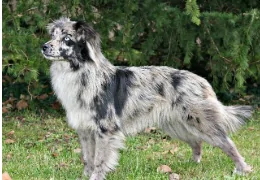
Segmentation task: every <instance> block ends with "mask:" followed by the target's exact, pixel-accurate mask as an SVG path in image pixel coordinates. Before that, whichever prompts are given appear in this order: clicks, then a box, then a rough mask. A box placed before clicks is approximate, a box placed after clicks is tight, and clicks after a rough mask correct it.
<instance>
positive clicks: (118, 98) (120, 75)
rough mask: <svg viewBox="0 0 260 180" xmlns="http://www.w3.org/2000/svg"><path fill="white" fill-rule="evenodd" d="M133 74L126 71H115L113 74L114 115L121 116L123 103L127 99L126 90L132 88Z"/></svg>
mask: <svg viewBox="0 0 260 180" xmlns="http://www.w3.org/2000/svg"><path fill="white" fill-rule="evenodd" d="M133 76H134V73H133V72H132V71H130V70H128V69H117V70H116V73H115V76H114V77H115V91H114V93H113V96H114V106H115V110H116V114H117V115H118V116H121V115H122V111H123V109H124V106H125V103H126V101H127V98H128V95H129V94H128V88H129V87H131V86H132V78H133Z"/></svg>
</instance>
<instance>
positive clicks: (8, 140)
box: [5, 139, 15, 144]
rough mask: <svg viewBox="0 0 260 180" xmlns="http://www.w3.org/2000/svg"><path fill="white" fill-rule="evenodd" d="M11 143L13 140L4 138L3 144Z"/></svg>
mask: <svg viewBox="0 0 260 180" xmlns="http://www.w3.org/2000/svg"><path fill="white" fill-rule="evenodd" d="M13 143H15V140H12V139H6V140H5V144H13Z"/></svg>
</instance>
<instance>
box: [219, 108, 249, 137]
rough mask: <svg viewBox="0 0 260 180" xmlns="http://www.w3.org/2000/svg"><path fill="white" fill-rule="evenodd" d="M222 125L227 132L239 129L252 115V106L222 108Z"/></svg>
mask: <svg viewBox="0 0 260 180" xmlns="http://www.w3.org/2000/svg"><path fill="white" fill-rule="evenodd" d="M223 107H224V112H223V115H224V117H223V118H224V124H225V129H226V131H227V132H234V131H236V130H237V129H239V128H240V127H241V126H242V125H243V124H244V123H245V120H246V119H249V118H250V117H251V115H252V111H253V108H252V106H223Z"/></svg>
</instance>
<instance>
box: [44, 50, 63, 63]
mask: <svg viewBox="0 0 260 180" xmlns="http://www.w3.org/2000/svg"><path fill="white" fill-rule="evenodd" d="M42 54H43V56H44V57H45V58H46V59H49V60H51V61H67V60H66V59H64V57H62V56H53V55H50V54H46V53H44V52H43V51H42Z"/></svg>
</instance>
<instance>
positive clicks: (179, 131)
mask: <svg viewBox="0 0 260 180" xmlns="http://www.w3.org/2000/svg"><path fill="white" fill-rule="evenodd" d="M161 128H162V130H163V131H164V132H165V133H167V134H169V135H170V136H171V137H173V138H176V137H177V138H178V139H180V140H182V141H184V142H186V143H187V144H189V145H190V147H191V149H192V159H193V160H194V161H195V162H197V163H199V162H200V160H201V156H202V140H200V138H196V137H195V136H193V135H192V134H190V133H189V132H188V131H187V130H186V128H185V127H184V126H183V125H182V124H180V123H174V124H171V123H169V122H168V123H166V124H164V125H163V126H162V127H161Z"/></svg>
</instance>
